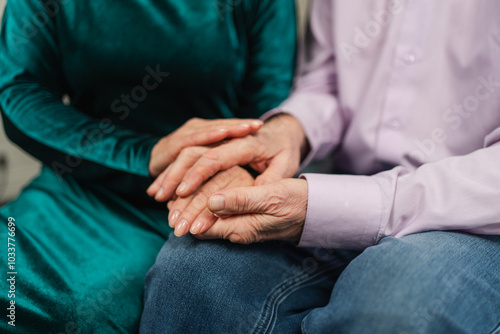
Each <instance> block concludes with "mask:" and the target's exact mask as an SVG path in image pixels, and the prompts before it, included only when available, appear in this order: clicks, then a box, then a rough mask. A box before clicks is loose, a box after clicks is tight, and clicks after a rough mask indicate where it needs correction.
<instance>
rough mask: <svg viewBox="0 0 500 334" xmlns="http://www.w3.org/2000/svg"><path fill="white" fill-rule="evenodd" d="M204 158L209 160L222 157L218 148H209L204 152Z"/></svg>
mask: <svg viewBox="0 0 500 334" xmlns="http://www.w3.org/2000/svg"><path fill="white" fill-rule="evenodd" d="M203 158H204V159H206V160H209V161H217V160H219V158H220V154H219V152H218V150H215V149H214V150H208V151H206V152H205V153H203Z"/></svg>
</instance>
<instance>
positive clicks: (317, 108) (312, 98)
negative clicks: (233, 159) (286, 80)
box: [261, 93, 342, 170]
mask: <svg viewBox="0 0 500 334" xmlns="http://www.w3.org/2000/svg"><path fill="white" fill-rule="evenodd" d="M279 113H286V114H290V115H292V116H294V117H295V118H296V119H297V120H298V121H299V122H300V124H301V125H302V128H303V129H304V132H305V133H306V137H307V139H308V141H309V146H310V152H309V154H308V155H307V157H306V158H305V159H304V160H303V161H302V163H301V165H300V168H299V170H302V169H303V168H304V167H305V166H306V165H308V164H309V162H311V160H320V159H322V158H324V157H325V156H326V155H327V154H329V153H330V152H332V150H333V149H334V148H335V147H336V146H337V145H338V143H339V142H340V139H341V136H342V119H341V117H340V115H339V111H338V104H337V101H336V99H335V97H333V96H329V95H325V94H315V93H300V94H295V95H292V96H291V97H289V98H288V99H287V100H286V101H285V102H283V103H282V104H281V105H280V106H279V107H277V108H275V109H273V110H271V111H269V112H267V113H265V114H264V115H262V117H261V119H262V120H263V121H265V120H267V119H269V118H271V117H272V116H274V115H276V114H279Z"/></svg>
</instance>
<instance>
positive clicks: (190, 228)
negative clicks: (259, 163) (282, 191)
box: [168, 166, 254, 237]
mask: <svg viewBox="0 0 500 334" xmlns="http://www.w3.org/2000/svg"><path fill="white" fill-rule="evenodd" d="M253 183H254V179H253V177H252V176H251V175H250V174H249V173H248V172H247V171H246V170H244V169H243V168H241V167H239V166H234V167H231V168H230V169H228V170H225V171H222V172H219V173H218V174H217V175H215V176H214V177H213V178H211V179H210V180H209V181H208V182H206V183H205V184H204V185H203V186H202V187H201V188H200V189H198V190H197V192H196V193H194V194H193V195H191V196H188V197H185V198H180V197H179V198H177V199H176V200H175V201H170V202H169V203H168V208H169V210H170V214H169V225H170V227H172V228H175V232H174V233H175V235H177V236H179V237H180V236H182V235H184V234H186V233H188V232H191V233H192V234H198V233H203V232H205V231H206V230H208V229H209V228H210V227H211V226H212V225H213V223H215V221H216V220H217V217H216V216H215V215H214V214H213V213H212V212H211V211H210V210H208V208H207V203H208V198H209V197H210V195H212V194H213V193H215V192H216V191H219V190H221V189H226V188H231V187H246V186H252V185H253Z"/></svg>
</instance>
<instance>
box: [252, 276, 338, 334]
mask: <svg viewBox="0 0 500 334" xmlns="http://www.w3.org/2000/svg"><path fill="white" fill-rule="evenodd" d="M335 269H336V268H327V269H325V270H322V271H319V272H317V273H316V274H314V275H310V274H309V273H307V272H303V273H301V274H298V275H296V276H295V277H292V278H290V279H287V280H286V281H284V282H283V283H281V284H279V285H278V286H277V287H276V288H274V290H273V291H272V292H271V293H270V294H269V295H268V297H267V299H266V303H265V305H264V310H263V312H262V315H261V316H260V319H258V320H257V322H256V325H255V327H254V328H255V329H254V330H253V331H252V333H253V334H260V333H262V334H264V333H269V331H270V329H272V328H270V327H271V324H272V323H273V322H274V320H275V319H274V317H273V316H274V314H275V313H276V309H277V307H278V306H279V305H280V304H281V302H282V301H283V300H284V299H285V298H286V297H287V296H288V295H290V294H291V293H293V292H295V291H297V290H298V289H299V288H301V287H304V286H308V285H310V284H312V282H313V281H314V280H315V279H316V278H318V277H321V276H322V275H323V274H324V273H327V272H329V271H335ZM321 279H323V278H321ZM308 281H309V284H305V283H306V282H308Z"/></svg>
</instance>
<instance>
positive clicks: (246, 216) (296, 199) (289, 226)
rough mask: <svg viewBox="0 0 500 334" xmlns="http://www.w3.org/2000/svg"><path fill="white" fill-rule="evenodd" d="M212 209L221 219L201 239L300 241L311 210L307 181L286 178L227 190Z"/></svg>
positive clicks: (216, 197) (215, 197)
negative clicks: (308, 211)
mask: <svg viewBox="0 0 500 334" xmlns="http://www.w3.org/2000/svg"><path fill="white" fill-rule="evenodd" d="M208 207H209V209H210V210H211V211H212V212H213V213H214V214H216V215H217V216H219V217H221V218H219V219H218V220H217V221H216V222H215V223H214V224H213V226H212V227H210V228H209V229H208V230H207V231H206V232H204V233H201V234H197V235H195V236H196V237H197V238H199V239H214V238H222V239H229V240H230V241H231V242H234V243H243V244H249V243H254V242H261V241H265V240H286V241H292V242H298V241H299V240H300V236H301V234H302V229H303V226H304V221H305V219H306V211H307V181H306V180H303V179H285V180H281V181H278V182H275V183H271V184H267V185H264V186H255V187H247V188H232V189H224V190H222V191H218V192H216V193H215V194H213V195H212V196H211V197H210V199H209V201H208Z"/></svg>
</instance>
